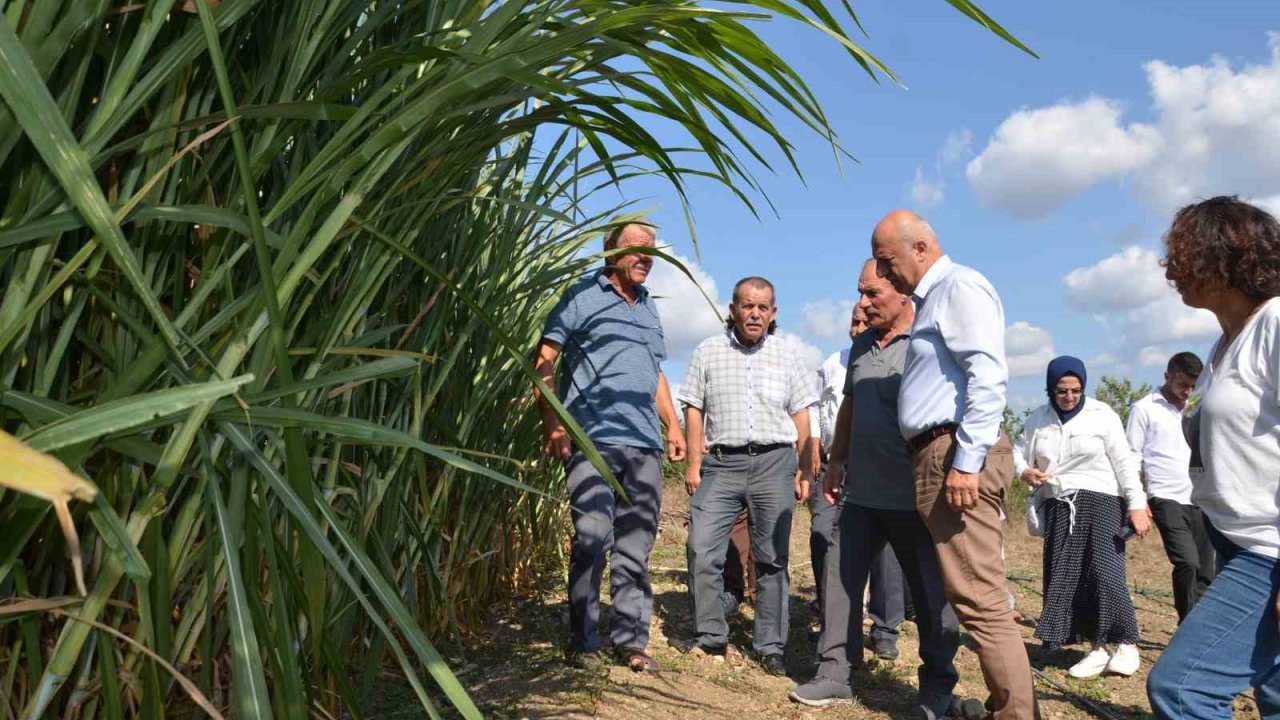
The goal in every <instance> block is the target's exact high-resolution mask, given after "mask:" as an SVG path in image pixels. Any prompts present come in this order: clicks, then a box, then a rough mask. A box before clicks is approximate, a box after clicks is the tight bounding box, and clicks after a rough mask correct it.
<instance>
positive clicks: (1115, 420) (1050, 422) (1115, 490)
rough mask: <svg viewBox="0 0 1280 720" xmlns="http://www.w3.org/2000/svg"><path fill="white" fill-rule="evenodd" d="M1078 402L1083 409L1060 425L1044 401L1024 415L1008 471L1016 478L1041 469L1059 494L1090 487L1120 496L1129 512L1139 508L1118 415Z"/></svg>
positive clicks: (1137, 484)
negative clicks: (1014, 474)
mask: <svg viewBox="0 0 1280 720" xmlns="http://www.w3.org/2000/svg"><path fill="white" fill-rule="evenodd" d="M1081 402H1083V403H1084V408H1083V409H1081V410H1080V412H1079V414H1077V415H1076V416H1075V417H1073V418H1071V419H1070V420H1068V421H1067V422H1066V423H1065V424H1064V423H1063V422H1062V421H1061V420H1059V419H1058V414H1057V413H1056V412H1054V410H1053V408H1052V407H1050V406H1049V405H1048V404H1045V405H1041V406H1040V407H1038V408H1036V410H1035V412H1033V413H1031V415H1030V416H1029V417H1027V421H1026V424H1025V425H1024V426H1023V431H1022V442H1021V443H1019V451H1018V452H1015V453H1014V454H1013V465H1014V470H1015V471H1016V472H1017V474H1018V475H1019V476H1021V475H1022V471H1024V470H1026V469H1027V468H1028V467H1034V468H1036V469H1037V470H1040V471H1041V472H1044V473H1046V474H1047V475H1049V476H1050V477H1051V478H1053V480H1054V482H1055V483H1056V484H1057V486H1058V492H1059V493H1062V492H1064V491H1067V490H1092V491H1093V492H1097V493H1104V494H1106V495H1112V496H1115V497H1122V498H1124V499H1125V504H1126V506H1127V507H1128V508H1129V510H1141V509H1143V508H1145V507H1146V506H1147V494H1146V493H1145V492H1144V491H1143V489H1142V479H1141V478H1140V477H1139V476H1138V466H1137V462H1136V459H1135V458H1134V456H1133V452H1132V451H1131V450H1130V449H1129V442H1128V440H1127V439H1126V438H1125V434H1124V427H1123V426H1122V425H1121V424H1120V416H1119V415H1117V414H1116V411H1115V410H1112V409H1111V407H1110V406H1109V405H1107V404H1106V403H1104V402H1101V401H1099V400H1095V399H1093V398H1082V399H1081Z"/></svg>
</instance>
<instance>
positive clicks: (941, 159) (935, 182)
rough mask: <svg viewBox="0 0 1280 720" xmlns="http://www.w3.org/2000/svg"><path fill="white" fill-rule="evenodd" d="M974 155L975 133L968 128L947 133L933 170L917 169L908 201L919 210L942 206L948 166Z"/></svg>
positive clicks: (935, 158)
mask: <svg viewBox="0 0 1280 720" xmlns="http://www.w3.org/2000/svg"><path fill="white" fill-rule="evenodd" d="M972 154H973V133H972V132H970V131H969V129H968V128H960V129H959V130H952V131H951V132H949V133H947V138H946V140H944V141H943V142H942V147H940V148H938V152H937V153H936V154H935V155H934V158H933V168H932V169H931V170H926V169H925V167H924V166H923V165H919V166H917V167H916V176H915V177H914V178H912V180H911V185H910V188H909V189H908V190H907V201H908V202H909V203H910V204H911V205H912V206H913V207H917V208H930V207H934V206H937V205H941V204H942V201H943V200H945V199H946V197H947V193H946V191H947V182H946V180H944V179H943V173H944V171H945V170H946V168H947V166H948V165H954V164H955V163H957V162H960V161H961V160H964V159H965V158H967V157H969V156H970V155H972Z"/></svg>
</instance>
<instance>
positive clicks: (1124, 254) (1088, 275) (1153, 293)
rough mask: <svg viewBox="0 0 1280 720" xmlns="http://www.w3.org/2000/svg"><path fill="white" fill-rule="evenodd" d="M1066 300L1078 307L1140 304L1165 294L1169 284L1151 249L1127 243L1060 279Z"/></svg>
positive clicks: (1129, 306) (1091, 309) (1121, 306)
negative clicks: (1120, 249)
mask: <svg viewBox="0 0 1280 720" xmlns="http://www.w3.org/2000/svg"><path fill="white" fill-rule="evenodd" d="M1062 283H1063V284H1064V285H1066V286H1067V302H1069V303H1071V305H1073V306H1075V307H1076V308H1079V309H1081V310H1090V311H1095V310H1099V309H1128V308H1136V307H1141V306H1142V305H1146V304H1147V303H1149V302H1151V301H1153V300H1156V299H1158V298H1160V297H1162V296H1164V295H1167V294H1168V293H1169V292H1170V290H1169V283H1168V281H1166V280H1165V279H1164V270H1163V269H1162V268H1161V267H1160V256H1159V255H1158V254H1157V253H1156V252H1155V251H1154V250H1148V249H1143V248H1140V247H1138V246H1136V245H1131V246H1129V247H1127V248H1125V249H1124V250H1122V251H1121V252H1120V253H1118V254H1116V255H1112V256H1111V257H1108V258H1103V259H1102V260H1100V261H1098V262H1097V263H1095V264H1094V265H1090V266H1089V267H1083V268H1077V269H1075V270H1072V271H1071V272H1069V273H1067V276H1066V277H1065V278H1063V279H1062Z"/></svg>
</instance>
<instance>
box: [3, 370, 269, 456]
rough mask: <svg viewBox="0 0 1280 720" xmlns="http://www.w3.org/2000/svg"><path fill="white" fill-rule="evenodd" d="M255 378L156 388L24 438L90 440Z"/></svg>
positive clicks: (50, 444)
mask: <svg viewBox="0 0 1280 720" xmlns="http://www.w3.org/2000/svg"><path fill="white" fill-rule="evenodd" d="M250 382H253V376H252V375H241V376H239V377H235V378H232V379H230V380H219V381H214V382H207V383H199V384H195V385H187V386H184V387H176V388H170V389H168V390H157V391H156V392H153V393H147V394H145V395H137V396H134V397H129V398H123V399H120V400H113V401H111V402H108V403H103V404H102V405H98V406H97V407H92V408H89V409H88V410H82V411H80V412H78V413H76V414H74V415H71V416H68V417H66V418H63V419H61V420H55V421H54V422H51V423H49V424H48V425H45V426H43V427H41V428H39V429H37V430H35V431H34V432H31V433H29V434H27V435H26V436H25V437H24V438H23V440H24V441H25V442H26V443H27V444H28V445H30V446H31V447H33V448H35V449H36V450H42V451H44V452H52V451H54V450H59V449H61V448H65V447H69V446H72V445H77V444H79V443H82V442H88V441H90V440H94V439H96V438H99V437H102V436H103V435H110V434H112V433H118V432H123V431H126V430H129V429H130V428H135V427H138V426H141V425H144V424H146V423H150V422H152V421H154V420H156V419H158V418H168V417H173V416H174V415H178V414H179V413H182V412H183V411H185V410H189V409H191V408H192V407H194V406H196V405H199V404H201V403H204V402H208V401H210V400H216V399H218V398H220V397H224V396H227V395H230V394H232V393H234V392H235V391H236V390H238V389H239V388H241V387H243V386H244V385H246V384H248V383H250Z"/></svg>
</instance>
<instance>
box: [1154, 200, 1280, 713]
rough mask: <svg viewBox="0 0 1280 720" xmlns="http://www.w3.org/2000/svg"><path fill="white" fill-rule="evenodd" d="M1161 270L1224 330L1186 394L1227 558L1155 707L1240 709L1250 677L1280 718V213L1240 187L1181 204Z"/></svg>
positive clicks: (1157, 681)
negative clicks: (1242, 195) (1244, 198)
mask: <svg viewBox="0 0 1280 720" xmlns="http://www.w3.org/2000/svg"><path fill="white" fill-rule="evenodd" d="M1165 246H1166V251H1167V253H1166V256H1165V259H1164V266H1165V276H1166V277H1167V278H1168V279H1169V280H1170V281H1172V282H1173V284H1174V287H1176V288H1177V290H1178V293H1179V294H1181V295H1182V301H1183V302H1184V303H1186V304H1187V305H1189V306H1191V307H1197V308H1205V309H1207V310H1209V311H1211V312H1213V314H1214V315H1216V316H1217V317H1218V322H1219V324H1220V325H1221V326H1222V336H1221V337H1220V338H1219V339H1218V342H1217V343H1216V344H1215V345H1214V346H1213V350H1212V352H1211V353H1210V356H1209V357H1210V361H1209V363H1208V364H1207V365H1206V366H1205V369H1204V372H1203V373H1202V374H1201V375H1200V380H1199V382H1198V383H1197V385H1196V391H1195V393H1194V394H1193V395H1192V397H1191V399H1190V400H1189V401H1188V402H1187V410H1186V411H1185V414H1186V418H1185V420H1184V426H1185V428H1186V430H1187V434H1188V436H1189V437H1190V438H1194V439H1196V440H1198V448H1199V450H1200V454H1201V460H1202V461H1203V464H1204V473H1203V475H1202V476H1201V477H1199V478H1198V479H1196V480H1195V481H1194V483H1193V489H1192V493H1191V500H1192V502H1193V503H1194V504H1196V505H1198V506H1200V508H1201V509H1202V510H1203V511H1204V517H1205V520H1206V525H1207V531H1208V533H1209V536H1210V538H1211V539H1212V540H1213V543H1214V546H1215V547H1216V548H1217V550H1218V554H1219V557H1220V558H1221V559H1222V560H1224V561H1225V565H1224V566H1223V567H1222V569H1221V571H1220V572H1219V573H1218V576H1217V578H1215V579H1214V581H1213V584H1212V585H1210V586H1209V591H1208V592H1207V593H1206V594H1205V595H1204V596H1203V597H1202V598H1201V599H1200V601H1199V602H1198V603H1197V604H1196V606H1195V607H1194V608H1193V609H1192V610H1191V612H1190V614H1188V615H1187V617H1186V619H1185V620H1184V621H1183V623H1182V624H1181V625H1180V626H1178V631H1177V633H1175V634H1174V636H1173V639H1172V640H1171V641H1170V642H1169V647H1168V649H1167V650H1166V651H1165V652H1164V654H1163V655H1162V656H1161V657H1160V660H1159V661H1158V662H1156V665H1155V667H1154V668H1152V670H1151V674H1150V675H1149V676H1148V678H1147V692H1148V693H1149V695H1150V697H1151V707H1152V709H1153V710H1154V711H1155V714H1156V717H1158V718H1223V719H1225V720H1229V719H1230V718H1231V717H1232V701H1233V700H1234V698H1235V696H1236V694H1238V693H1240V692H1243V691H1244V690H1245V689H1246V688H1248V687H1253V688H1254V697H1255V699H1256V700H1257V703H1258V710H1259V711H1260V713H1261V715H1262V717H1263V718H1264V719H1265V720H1273V719H1276V718H1280V629H1278V627H1277V617H1278V616H1277V609H1276V602H1277V589H1278V588H1280V565H1278V563H1277V558H1278V557H1280V300H1277V296H1280V224H1277V223H1276V219H1275V218H1274V217H1272V216H1271V215H1270V214H1268V213H1266V212H1264V211H1263V210H1260V209H1259V208H1256V207H1254V206H1253V205H1250V204H1248V203H1244V202H1241V201H1239V200H1237V199H1235V198H1234V197H1216V198H1213V199H1210V200H1205V201H1204V202H1201V203H1197V204H1195V205H1190V206H1188V207H1185V208H1183V209H1182V210H1180V211H1179V212H1178V214H1177V216H1176V217H1175V218H1174V221H1173V226H1172V227H1171V228H1170V229H1169V232H1168V234H1167V235H1165Z"/></svg>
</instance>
